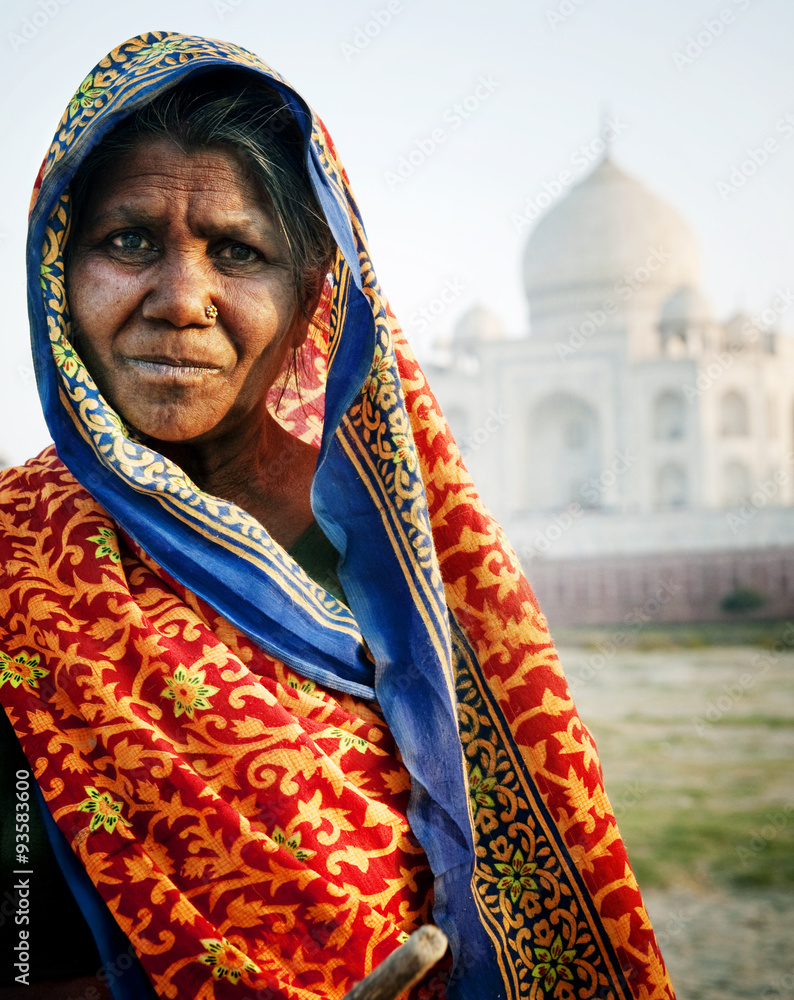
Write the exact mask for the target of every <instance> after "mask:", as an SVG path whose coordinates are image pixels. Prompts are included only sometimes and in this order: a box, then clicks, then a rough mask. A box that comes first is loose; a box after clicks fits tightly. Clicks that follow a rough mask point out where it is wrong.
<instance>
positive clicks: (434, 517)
mask: <svg viewBox="0 0 794 1000" xmlns="http://www.w3.org/2000/svg"><path fill="white" fill-rule="evenodd" d="M217 66H234V67H236V68H237V69H241V70H244V71H245V72H247V73H250V74H254V75H256V76H257V77H259V78H260V79H264V80H267V81H268V82H269V83H270V84H271V85H272V86H274V87H275V88H276V89H277V90H278V91H279V93H280V94H281V96H282V97H283V99H284V102H285V104H286V106H287V107H288V108H289V109H290V110H291V111H292V113H293V114H294V115H295V116H296V118H297V120H298V122H299V123H300V125H301V127H302V128H303V129H304V134H305V136H306V155H307V169H308V170H309V174H310V176H311V177H312V181H313V183H314V186H315V191H316V193H317V197H318V199H319V202H320V204H321V207H322V209H323V211H324V212H325V214H326V217H327V219H328V222H329V225H330V227H331V229H332V232H333V234H334V237H335V238H336V241H337V245H338V248H339V252H338V254H337V258H336V262H335V265H334V268H333V273H332V275H331V278H330V281H329V284H328V286H327V288H326V291H325V294H324V296H323V299H322V302H321V304H320V307H319V308H318V310H317V313H316V315H315V317H314V323H313V328H312V331H311V335H310V337H309V339H308V341H307V344H306V346H305V348H304V350H303V352H302V353H303V355H304V356H303V358H302V360H301V363H300V364H299V366H298V374H299V388H298V387H294V384H293V383H292V382H291V381H290V379H289V378H288V377H287V372H284V373H283V374H282V378H281V379H280V380H279V382H277V384H276V385H275V386H274V387H273V390H272V391H271V394H270V396H269V403H270V405H271V407H272V410H273V412H274V414H275V415H276V417H277V419H279V420H280V421H281V422H282V424H283V425H284V426H285V427H286V428H287V429H288V430H290V431H291V432H292V433H294V434H296V435H298V436H300V437H301V438H302V439H303V440H305V441H308V442H311V443H314V444H316V445H317V446H318V447H319V448H320V459H319V462H318V470H317V474H316V476H315V481H314V486H313V493H312V502H313V507H314V511H315V516H316V518H317V520H318V522H319V523H320V526H321V527H322V529H323V531H324V532H325V533H326V535H327V536H328V537H329V538H330V539H331V541H332V542H333V543H334V545H335V546H336V548H337V549H338V550H339V551H340V552H341V553H342V560H341V562H340V566H339V576H340V580H341V583H342V586H343V588H344V590H345V594H346V595H347V597H348V601H349V607H348V606H345V605H343V604H340V603H339V602H338V601H336V600H335V599H334V598H333V597H332V596H331V595H330V594H328V593H327V592H326V591H325V590H324V589H323V588H322V587H320V586H318V585H317V584H315V583H314V582H313V581H311V580H310V579H309V578H308V577H307V576H306V574H305V573H303V571H302V570H301V569H300V567H298V566H297V564H296V563H295V562H294V560H292V559H291V557H290V556H289V555H288V553H286V552H285V551H284V550H283V549H281V547H280V546H279V545H277V544H276V543H275V542H274V541H273V540H272V539H271V538H270V536H269V535H268V534H267V532H266V530H265V529H264V528H263V527H262V525H260V524H259V523H258V522H256V521H254V520H253V519H252V518H251V517H250V516H249V515H247V514H246V513H245V512H244V511H242V510H240V509H239V508H237V507H235V506H234V505H233V504H230V503H228V502H226V501H224V500H222V499H220V498H217V497H212V496H209V495H207V494H205V493H203V492H202V491H200V490H198V489H197V488H196V486H195V484H193V483H192V482H191V481H190V480H189V479H188V478H187V477H186V476H185V475H184V473H183V472H182V470H181V469H179V468H178V467H177V466H175V465H174V464H173V463H171V462H169V461H168V460H167V459H166V458H164V457H163V456H162V455H159V454H157V453H156V452H155V451H153V450H152V449H151V448H149V447H148V446H147V445H146V444H145V443H143V442H141V441H139V440H136V438H135V436H134V434H132V433H131V432H130V431H129V429H128V428H126V427H125V426H124V421H123V419H122V418H121V416H120V415H119V414H117V413H115V412H114V411H113V410H112V408H111V407H110V406H109V405H108V403H107V401H106V400H104V399H103V397H102V396H101V394H100V393H99V391H98V389H97V387H96V385H95V384H94V382H93V380H92V378H91V376H90V374H89V372H88V371H87V369H86V368H85V366H84V365H83V363H82V360H81V358H80V357H79V354H78V353H77V352H76V351H75V350H74V347H73V345H72V343H71V328H70V319H69V309H68V301H67V297H66V290H65V285H64V266H63V257H64V250H65V247H66V245H67V241H68V239H69V219H70V199H69V180H70V178H71V176H72V175H73V173H74V171H75V169H76V168H77V166H78V165H79V163H80V162H81V160H82V158H83V157H84V156H85V153H86V151H87V149H89V148H90V147H91V146H92V145H93V144H94V143H95V142H97V141H98V140H99V139H100V138H101V136H102V135H103V134H104V133H105V132H106V131H107V130H108V129H109V128H111V127H112V126H113V124H114V122H115V121H116V120H118V118H119V117H120V116H121V115H124V114H127V113H129V112H130V111H131V110H133V109H134V108H135V107H136V106H138V105H140V104H142V103H145V102H146V101H148V100H151V99H152V98H153V97H154V96H156V95H157V94H159V93H161V92H162V91H163V90H164V89H166V88H168V87H170V86H173V85H174V84H175V83H177V82H179V81H180V80H182V79H184V77H185V76H186V75H189V74H191V73H193V72H200V71H202V70H204V69H209V68H213V67H217ZM31 245H33V246H39V245H40V246H41V247H42V253H41V258H40V260H39V261H36V262H35V266H34V267H33V268H32V269H31V270H30V272H29V285H28V293H29V302H30V313H31V317H32V337H33V346H34V355H35V358H36V365H37V372H38V375H39V388H40V393H41V396H42V402H43V406H44V410H45V415H46V417H47V420H48V424H49V426H50V429H51V432H52V435H53V440H54V441H55V445H56V448H57V454H56V452H55V451H53V450H48V451H46V452H45V453H43V454H42V456H40V457H39V458H38V459H34V460H32V461H31V462H30V463H28V464H27V465H26V466H24V467H22V468H20V469H16V470H9V471H7V472H6V473H3V474H2V478H0V559H1V560H2V561H1V562H0V565H2V571H0V572H1V573H2V576H0V697H1V698H2V701H3V704H4V707H5V708H6V711H7V712H8V714H9V716H10V718H11V720H12V722H13V724H14V727H15V729H16V731H17V733H18V735H19V737H20V740H21V742H22V745H23V747H24V749H25V751H26V753H27V755H28V758H29V760H30V762H31V766H32V767H33V769H34V772H35V774H36V777H37V780H38V781H39V784H40V786H41V788H42V791H43V792H44V796H45V799H46V800H47V803H48V806H49V808H50V809H51V811H52V813H53V816H54V817H55V819H56V821H57V822H58V824H59V825H60V827H61V829H62V830H63V831H64V832H65V833H66V835H67V837H68V839H69V841H70V842H71V844H72V847H73V849H74V850H75V853H76V854H77V855H78V857H79V858H80V860H81V861H82V862H83V864H84V865H85V867H86V871H87V872H88V873H89V875H90V877H91V878H92V880H93V881H94V882H95V884H96V885H97V887H98V889H99V891H100V893H101V894H102V896H103V897H104V899H105V901H106V903H107V905H108V907H109V909H110V911H111V912H112V913H113V915H114V917H115V919H116V920H117V922H118V924H119V926H120V927H121V929H122V930H123V931H124V933H125V934H127V936H128V937H129V938H130V940H131V942H132V943H133V945H134V947H135V949H136V952H137V953H138V955H139V956H140V957H141V961H142V963H143V965H144V968H145V970H146V972H147V974H148V975H149V977H150V979H151V981H152V983H153V984H154V986H155V988H156V990H157V991H158V993H160V995H162V996H166V997H168V998H169V1000H182V998H191V1000H192V998H199V1000H211V998H215V997H217V998H219V1000H221V998H223V997H227V996H239V995H242V994H243V993H245V994H246V995H257V996H259V997H260V1000H264V998H273V1000H276V998H293V997H294V998H298V997H300V998H305V1000H309V998H315V997H319V998H328V1000H332V998H339V997H341V996H343V995H344V993H345V991H346V990H347V989H349V988H350V986H351V985H352V984H353V982H355V981H356V980H357V979H359V978H361V977H362V976H363V975H365V974H366V973H367V972H368V971H369V970H370V969H371V968H372V967H373V966H374V965H376V964H377V963H378V962H379V961H381V960H382V958H383V957H385V955H387V954H388V953H389V952H390V951H391V950H393V949H394V947H396V946H397V944H399V943H400V942H401V941H402V940H404V938H405V936H406V934H407V933H409V932H410V931H411V930H412V929H413V928H415V927H416V926H419V925H420V924H421V923H424V922H426V921H427V920H429V919H431V912H430V907H431V904H432V919H434V920H435V921H436V922H437V923H438V924H439V925H440V926H441V927H442V928H443V929H444V931H445V932H446V933H447V935H448V937H449V938H450V943H451V950H452V965H451V967H450V965H449V963H447V965H446V966H444V967H442V968H440V969H439V970H438V971H437V972H435V973H434V974H433V975H432V976H431V977H430V978H429V979H428V980H427V981H426V982H425V983H424V984H420V985H419V986H418V987H416V988H415V990H414V992H413V993H412V997H415V998H416V1000H419V998H430V997H434V996H439V997H440V996H447V997H449V998H451V1000H483V998H485V997H488V998H489V1000H490V998H510V1000H518V998H527V997H529V998H533V1000H534V998H541V997H555V998H560V1000H573V998H577V1000H579V998H581V1000H589V998H595V997H598V998H615V1000H628V998H637V1000H640V998H642V1000H662V998H665V1000H671V998H672V997H673V993H672V988H671V986H670V984H669V981H668V979H667V976H666V973H665V970H664V965H663V963H662V960H661V956H660V955H659V951H658V948H657V945H656V942H655V939H654V936H653V932H652V930H651V928H650V924H649V921H648V918H647V914H646V913H645V910H644V908H643V905H642V900H641V898H640V895H639V892H638V889H637V886H636V883H635V881H634V878H633V876H632V873H631V869H630V867H629V865H628V862H627V859H626V855H625V851H624V849H623V846H622V843H621V841H620V837H619V834H618V832H617V829H616V825H615V820H614V816H613V814H612V811H611V808H610V806H609V803H608V800H607V798H606V796H605V793H604V789H603V783H602V776H601V771H600V767H599V764H598V758H597V754H596V751H595V747H594V746H593V743H592V741H591V739H590V737H589V734H588V733H587V731H586V729H585V728H584V726H583V725H582V723H581V722H580V720H579V719H578V716H577V715H576V712H575V708H574V705H573V702H572V700H571V697H570V693H569V691H568V688H567V685H566V683H565V679H564V677H563V674H562V671H561V669H560V667H559V663H558V662H557V659H556V656H555V654H554V650H553V646H552V643H551V640H550V637H549V635H548V631H547V628H546V623H545V620H544V618H543V616H542V614H541V613H540V611H539V610H538V607H537V603H536V601H535V598H534V595H533V594H532V591H531V589H530V587H529V585H528V584H527V582H526V580H525V579H524V578H523V576H522V575H521V573H520V571H519V569H518V564H517V561H516V559H515V556H514V554H513V553H512V551H511V550H510V547H509V545H508V544H507V542H506V540H505V539H504V537H503V535H502V532H501V530H500V529H499V527H498V526H497V525H496V524H495V522H494V521H493V520H492V519H491V517H490V515H489V514H488V512H487V511H486V510H485V508H484V507H483V505H482V504H481V502H480V500H479V498H478V496H477V493H476V491H475V489H474V487H473V485H472V484H471V481H470V479H469V478H468V475H467V473H466V470H465V469H464V467H463V465H462V462H461V459H460V455H459V453H458V451H457V449H456V447H455V444H454V441H453V439H452V437H451V435H450V433H449V430H448V428H447V426H446V423H445V421H444V419H443V416H442V415H441V413H440V411H439V409H438V406H437V404H436V402H435V400H434V398H433V396H432V393H431V392H430V390H429V388H428V386H427V383H426V381H425V379H424V375H423V373H422V372H421V370H420V368H419V366H418V365H417V363H416V361H415V359H414V358H413V355H412V353H411V351H410V348H409V347H408V345H407V344H406V342H405V340H404V338H403V337H402V334H401V332H400V329H399V326H398V324H397V322H396V320H395V318H394V316H393V314H392V313H391V310H390V308H389V305H388V302H387V301H386V299H385V296H384V295H383V292H382V290H381V288H380V285H379V283H378V281H377V278H376V275H375V272H374V269H373V266H372V263H371V260H370V256H369V250H368V247H367V241H366V237H365V234H364V229H363V225H362V222H361V218H360V215H359V213H358V209H357V206H356V203H355V200H354V198H353V194H352V191H351V189H350V185H349V181H348V178H347V175H346V173H345V171H344V169H343V168H342V165H341V163H340V161H339V159H338V157H337V154H336V150H335V148H334V145H333V142H332V141H331V139H330V137H329V135H328V133H327V131H326V130H325V128H324V126H323V124H322V122H321V121H320V120H319V119H318V118H317V117H316V116H315V115H313V114H312V113H311V111H310V110H309V109H308V108H307V106H306V105H305V104H304V103H303V102H302V100H301V99H300V98H299V97H298V96H297V95H296V94H295V93H294V92H293V91H292V90H291V89H290V88H289V86H288V85H287V84H286V82H285V81H284V80H283V79H282V78H281V77H279V76H278V75H277V74H275V73H274V72H273V71H272V70H271V69H269V67H267V66H266V65H265V64H264V63H262V62H261V61H260V60H259V59H257V57H255V56H253V55H251V54H250V53H247V52H245V51H244V50H242V49H239V48H238V47H236V46H234V45H230V44H226V43H223V42H215V41H209V40H205V39H198V38H189V37H185V36H181V35H172V34H168V33H157V32H155V33H150V34H148V35H145V36H141V37H140V38H136V39H132V40H131V41H129V42H127V43H125V44H124V45H122V46H120V47H119V48H118V49H115V50H114V51H113V52H111V53H110V54H109V55H108V56H107V57H106V58H105V59H103V60H102V61H101V62H100V63H99V65H98V66H97V67H95V69H94V70H93V71H92V73H90V74H89V75H88V76H87V77H86V78H85V80H84V81H83V82H82V84H81V85H80V87H79V88H78V90H77V92H76V94H75V95H74V97H73V99H72V100H71V101H70V103H69V105H68V106H67V109H66V111H65V113H64V116H63V118H62V120H61V123H60V125H59V128H58V131H57V133H56V136H55V139H54V142H53V144H52V146H51V148H50V151H49V153H48V156H47V158H46V160H45V164H44V167H43V169H42V172H41V174H40V176H39V179H38V181H37V184H36V189H35V190H34V196H33V202H32V213H31Z"/></svg>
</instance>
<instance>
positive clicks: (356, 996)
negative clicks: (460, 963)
mask: <svg viewBox="0 0 794 1000" xmlns="http://www.w3.org/2000/svg"><path fill="white" fill-rule="evenodd" d="M447 944H448V941H447V936H446V934H444V932H443V931H442V930H440V929H439V928H438V927H435V926H434V925H433V924H425V925H424V927H420V928H419V930H418V931H414V932H413V934H412V935H411V936H410V937H409V938H408V940H407V941H406V942H405V944H403V945H400V947H399V948H396V949H395V950H394V951H393V952H392V953H391V955H389V957H388V958H386V959H384V961H382V962H381V963H380V965H379V966H378V967H377V969H373V970H372V972H370V974H369V975H368V976H367V977H366V978H365V979H362V980H361V982H360V983H357V984H356V985H355V986H354V987H353V989H352V990H350V992H348V993H346V994H345V996H344V1000H397V997H398V996H399V995H400V994H401V993H403V992H404V991H405V990H409V989H410V988H411V987H412V986H415V985H416V983H418V982H419V980H420V979H422V977H423V976H425V975H427V973H428V972H429V971H430V970H431V969H432V968H433V966H434V965H435V964H436V962H437V961H438V960H439V959H440V958H441V957H442V956H443V954H444V952H445V951H446V950H447Z"/></svg>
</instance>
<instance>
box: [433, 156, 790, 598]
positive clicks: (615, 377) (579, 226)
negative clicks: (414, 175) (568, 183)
mask: <svg viewBox="0 0 794 1000" xmlns="http://www.w3.org/2000/svg"><path fill="white" fill-rule="evenodd" d="M523 279H524V286H525V290H526V295H527V299H528V305H529V315H530V324H529V330H528V332H526V333H525V334H524V335H522V336H520V337H516V336H507V335H506V334H505V331H504V330H503V329H502V327H501V325H500V323H499V321H498V319H497V318H496V317H495V316H494V315H493V313H492V312H491V311H490V310H489V309H487V308H484V307H482V306H477V307H475V308H472V309H471V310H469V311H468V312H467V313H466V314H465V315H464V316H463V317H462V318H461V319H460V320H459V322H458V323H457V325H456V326H455V328H454V330H453V333H452V336H451V339H448V340H447V341H446V342H442V343H440V344H438V345H437V350H436V353H435V355H434V360H433V362H432V368H433V370H432V372H431V373H430V374H431V375H432V378H431V384H432V386H433V388H434V391H435V392H436V395H437V396H438V398H439V401H440V403H441V406H442V409H443V410H444V413H445V415H446V417H447V419H448V421H449V423H450V426H451V428H452V431H453V434H454V435H455V437H456V440H457V441H458V442H459V444H460V446H461V450H462V452H463V455H464V459H465V461H466V464H467V466H468V467H469V469H470V471H471V473H472V476H473V478H474V481H475V483H477V484H478V485H479V486H480V489H481V491H482V494H483V497H484V499H485V500H486V502H487V503H488V504H489V506H490V507H491V509H492V510H493V511H494V513H495V514H496V515H497V517H498V518H499V520H500V521H501V522H502V523H503V524H504V526H505V528H506V529H507V534H508V537H509V538H510V540H511V542H512V544H513V546H514V548H515V549H516V551H517V553H518V555H519V558H520V559H521V561H522V563H523V564H524V567H525V568H526V569H527V571H528V573H529V576H530V580H531V581H532V580H533V579H534V578H541V579H545V578H548V579H551V578H552V577H553V578H554V580H556V581H557V584H556V585H557V586H558V589H559V587H560V586H562V589H563V590H565V586H564V579H565V572H566V570H565V567H566V565H567V567H568V572H569V573H573V572H574V571H575V573H576V575H577V578H578V579H579V580H580V581H581V580H582V579H584V578H586V577H587V575H588V573H590V571H591V570H594V568H595V567H596V566H600V567H602V570H603V566H604V565H606V563H607V562H609V561H610V560H612V561H613V562H614V561H615V560H617V564H620V565H621V566H622V567H623V569H624V570H625V573H624V576H626V574H628V576H627V577H626V579H628V578H629V577H631V576H632V573H633V574H634V577H633V578H636V576H637V573H638V572H642V573H644V574H645V577H648V574H649V573H650V576H651V577H652V578H653V577H654V574H656V576H657V577H658V575H659V574H658V572H657V569H658V566H660V565H662V564H663V563H665V560H667V561H669V560H671V559H672V560H674V561H675V562H676V564H677V565H678V566H681V565H684V564H686V565H691V566H698V567H700V568H701V570H702V572H701V571H698V572H700V577H703V575H704V574H705V577H709V573H711V575H712V576H713V575H714V574H713V572H712V570H713V567H714V566H719V565H723V566H730V570H725V573H728V576H730V579H728V576H726V577H725V579H723V580H721V582H719V581H718V582H716V583H714V588H716V590H715V594H716V591H718V590H719V589H720V588H722V589H723V590H724V589H725V588H726V587H727V588H729V587H730V585H731V580H732V581H733V583H735V584H737V585H741V584H742V583H746V584H748V585H749V584H754V585H756V586H757V587H758V589H759V590H761V591H762V592H769V599H770V600H771V601H773V602H774V600H775V599H776V598H777V597H779V593H777V592H778V591H779V590H780V587H781V586H783V587H784V590H787V589H788V587H789V586H791V587H792V588H794V580H789V577H788V575H787V573H789V572H790V571H786V570H783V569H781V570H780V572H782V573H783V576H784V577H785V579H783V581H782V583H781V580H780V579H779V578H778V577H777V576H775V574H776V573H777V572H778V571H777V570H770V569H769V566H770V565H771V564H774V565H775V566H777V565H778V563H781V560H783V557H784V555H786V556H787V564H788V565H789V566H790V565H791V564H792V559H791V555H792V550H791V547H792V546H794V509H792V505H794V337H791V336H789V335H788V334H785V333H782V332H780V330H779V329H778V320H779V317H780V316H781V315H782V313H784V312H785V311H786V310H787V309H788V308H789V307H790V306H791V305H792V303H794V294H792V293H791V292H790V291H789V289H788V288H781V289H779V290H778V292H777V293H776V295H775V297H774V299H773V300H772V301H771V302H770V303H769V307H768V308H767V309H765V310H763V311H762V312H761V313H760V314H759V315H758V316H754V317H751V316H748V315H744V314H741V313H737V314H735V315H733V316H731V317H730V318H727V319H725V320H719V319H718V318H717V317H715V315H714V313H713V311H712V309H711V307H710V305H709V303H708V301H707V300H706V299H705V297H704V295H703V294H702V292H701V290H700V280H701V264H700V254H699V250H698V245H697V241H696V239H695V237H694V235H693V233H692V231H691V229H690V228H689V226H688V225H687V224H686V222H685V221H684V220H683V219H682V218H681V216H680V215H679V214H678V212H677V211H676V210H675V209H674V208H672V207H671V206H670V205H668V204H666V203H665V202H664V201H663V200H662V199H661V198H659V197H658V196H657V195H656V194H654V193H653V192H651V191H650V190H648V189H647V188H646V187H645V185H644V184H642V183H641V182H640V181H639V180H637V179H635V178H633V177H631V176H629V175H628V174H627V173H625V172H624V171H623V170H622V169H620V167H618V166H617V165H616V164H615V163H614V162H613V161H612V159H611V158H610V157H609V156H606V157H605V158H604V159H603V160H602V161H601V162H600V163H599V164H598V166H597V167H596V168H595V169H594V170H592V172H591V173H590V174H589V175H588V176H587V177H586V178H585V179H584V180H582V181H581V182H580V183H579V184H578V185H576V186H575V187H572V188H571V189H570V190H569V192H568V193H567V194H566V195H565V196H564V197H562V198H560V199H559V200H558V201H557V202H556V203H555V204H554V205H553V206H552V207H551V208H550V209H549V210H548V211H547V212H546V213H545V215H543V216H542V217H541V218H540V219H539V220H538V222H537V224H536V225H535V227H534V229H533V230H532V231H531V233H530V235H529V238H528V241H527V244H526V249H525V254H524V260H523ZM786 550H789V551H788V552H787V553H786ZM621 560H622V561H621ZM552 564H553V565H552ZM671 565H672V564H671ZM781 565H782V563H781ZM759 566H761V567H762V568H761V569H759V568H758V567H759ZM638 567H639V568H638ZM654 567H657V569H654ZM709 567H711V569H709ZM764 567H765V568H764ZM693 572H695V571H694V570H693ZM698 572H695V576H698ZM770 573H771V576H770ZM759 574H760V576H759ZM591 575H592V574H591ZM596 575H597V574H596ZM717 575H718V576H719V573H718V574H717ZM724 575H725V574H723V576H724ZM778 575H779V574H778ZM773 577H774V579H773ZM561 580H562V581H563V584H560V581H561ZM759 581H760V582H759ZM646 582H647V581H646ZM701 582H702V581H701ZM549 586H551V585H549ZM593 586H594V587H595V588H596V589H599V587H600V589H601V591H603V588H604V587H607V589H608V587H609V586H611V584H610V583H609V581H607V580H606V579H602V580H601V583H600V584H598V583H594V584H593ZM688 586H689V585H688V584H687V585H682V587H683V592H684V593H683V596H681V595H679V596H681V600H688V601H690V603H691V600H694V597H693V595H692V594H690V593H688V589H687V588H688ZM693 586H695V589H696V590H697V589H698V587H700V589H701V590H702V589H703V586H706V585H705V584H703V585H702V586H701V584H696V583H693ZM680 589H681V588H679V590H680ZM690 589H691V588H690ZM706 589H708V587H707V586H706ZM639 590H642V588H641V587H640V588H639ZM628 591H629V592H632V591H635V592H639V591H638V589H637V587H629V588H628ZM567 592H568V594H569V595H570V594H571V593H572V592H573V591H572V589H571V588H570V587H568V589H567ZM773 592H774V593H773ZM542 596H543V595H541V597H542ZM601 596H603V595H601ZM712 598H714V595H711V596H710V597H709V598H708V599H709V600H712ZM715 599H716V598H715ZM704 600H705V598H704ZM785 602H787V604H786V607H787V608H788V607H789V606H791V607H792V608H794V593H791V592H789V593H788V596H787V597H786V596H785V595H784V603H785ZM553 603H554V602H553V600H552V604H553ZM618 603H619V604H620V602H618ZM671 603H673V604H675V603H676V602H675V601H672V602H671ZM678 603H679V604H680V603H681V602H680V601H679V602H678ZM712 603H713V602H712ZM623 604H625V601H623ZM621 606H623V605H621ZM616 607H617V605H616ZM770 609H771V606H770ZM676 613H678V614H683V611H682V610H681V609H679V612H675V610H674V609H671V610H670V614H669V615H668V617H670V616H671V615H672V617H675V614H676ZM563 617H564V616H563Z"/></svg>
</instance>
